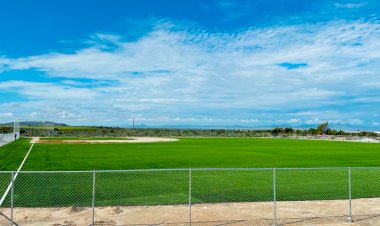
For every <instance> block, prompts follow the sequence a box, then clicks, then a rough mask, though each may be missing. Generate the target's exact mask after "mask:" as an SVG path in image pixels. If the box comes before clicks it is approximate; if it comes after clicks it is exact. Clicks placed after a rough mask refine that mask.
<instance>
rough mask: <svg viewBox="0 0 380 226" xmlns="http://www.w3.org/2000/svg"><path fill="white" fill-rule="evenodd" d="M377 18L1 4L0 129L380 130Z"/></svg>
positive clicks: (278, 4) (278, 6)
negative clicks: (29, 123)
mask: <svg viewBox="0 0 380 226" xmlns="http://www.w3.org/2000/svg"><path fill="white" fill-rule="evenodd" d="M379 7H380V2H379V1H331V0H329V1H306V0H305V1H302V0H276V1H275V0H241V1H237V0H234V1H232V0H215V1H212V0H209V1H200V0H199V1H196V0H191V1H185V0H183V1H176V0H157V1H153V0H149V1H148V0H140V1H126V0H113V1H109V0H92V1H90V0H88V1H85V0H75V1H71V0H66V1H49V0H38V1H34V0H15V1H6V2H5V1H3V2H2V3H1V7H0V27H1V30H0V122H8V121H12V120H15V119H18V120H53V121H56V122H64V123H68V124H71V125H110V126H127V125H129V124H131V118H132V117H133V116H134V117H136V120H137V124H145V125H149V126H181V125H192V126H220V127H223V126H235V125H241V126H245V127H250V128H268V127H273V126H276V125H280V126H281V125H284V126H285V125H286V126H293V127H310V126H315V125H316V124H318V123H320V122H323V121H329V122H330V124H331V125H332V127H334V128H344V129H367V130H380V129H379V127H380V112H379V109H380V41H379V40H380V11H379V10H378V9H379Z"/></svg>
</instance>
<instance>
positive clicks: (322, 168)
mask: <svg viewBox="0 0 380 226" xmlns="http://www.w3.org/2000/svg"><path fill="white" fill-rule="evenodd" d="M349 168H351V169H363V170H365V169H367V170H371V169H377V170H380V166H369V167H309V168H307V167H303V168H296V167H293V168H177V169H176V168H173V169H127V170H46V171H20V172H16V171H0V174H4V173H20V174H26V173H93V172H98V173H123V172H125V173H126V172H166V171H189V170H192V171H272V170H276V171H281V170H348V169H349Z"/></svg>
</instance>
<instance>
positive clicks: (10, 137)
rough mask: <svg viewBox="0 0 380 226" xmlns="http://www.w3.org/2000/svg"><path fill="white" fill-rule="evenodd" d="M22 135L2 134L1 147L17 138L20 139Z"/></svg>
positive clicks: (0, 138)
mask: <svg viewBox="0 0 380 226" xmlns="http://www.w3.org/2000/svg"><path fill="white" fill-rule="evenodd" d="M19 137H20V133H18V132H17V133H2V134H0V147H2V146H4V145H6V144H8V143H10V142H12V141H15V139H18V138H19Z"/></svg>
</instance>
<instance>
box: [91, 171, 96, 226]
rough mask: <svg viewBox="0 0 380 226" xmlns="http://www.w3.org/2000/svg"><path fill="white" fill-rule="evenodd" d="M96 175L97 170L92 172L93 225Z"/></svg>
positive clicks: (93, 221) (93, 219)
mask: <svg viewBox="0 0 380 226" xmlns="http://www.w3.org/2000/svg"><path fill="white" fill-rule="evenodd" d="M95 176H96V171H95V170H94V171H93V173H92V224H91V225H92V226H94V225H95Z"/></svg>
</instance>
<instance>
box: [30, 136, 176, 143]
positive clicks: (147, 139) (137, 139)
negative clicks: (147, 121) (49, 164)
mask: <svg viewBox="0 0 380 226" xmlns="http://www.w3.org/2000/svg"><path fill="white" fill-rule="evenodd" d="M126 138H128V139H129V140H40V138H39V137H33V138H32V139H31V141H30V142H31V143H33V142H34V143H50V144H51V143H81V144H84V143H86V144H87V143H88V144H94V143H154V142H173V141H178V139H175V138H164V137H126Z"/></svg>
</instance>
